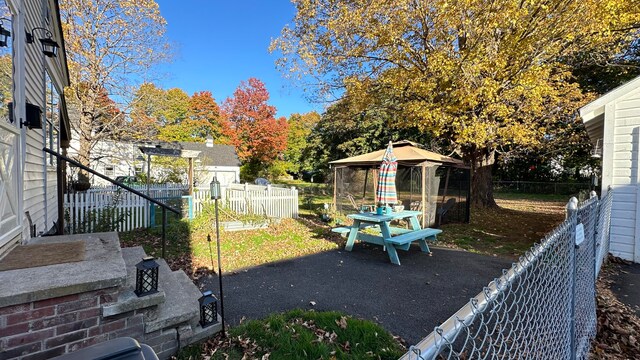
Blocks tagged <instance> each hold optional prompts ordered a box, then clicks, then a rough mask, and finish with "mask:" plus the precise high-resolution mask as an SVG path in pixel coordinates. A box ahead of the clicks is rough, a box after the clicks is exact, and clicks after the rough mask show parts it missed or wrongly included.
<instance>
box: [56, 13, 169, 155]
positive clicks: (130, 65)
mask: <svg viewBox="0 0 640 360" xmlns="http://www.w3.org/2000/svg"><path fill="white" fill-rule="evenodd" d="M60 12H61V17H62V23H63V30H64V36H65V45H66V50H67V56H68V60H69V71H70V77H71V89H70V90H71V91H68V92H67V93H68V95H69V98H68V101H69V103H70V105H71V106H75V107H77V109H78V110H79V111H78V113H79V117H80V118H79V119H78V120H77V121H73V122H72V125H73V126H74V129H75V130H76V132H77V133H78V135H79V139H80V148H79V149H78V160H79V161H80V162H81V163H82V164H84V165H89V161H90V156H91V148H92V147H93V145H94V144H95V143H96V142H97V141H99V140H101V139H104V138H105V137H112V136H113V134H114V133H116V132H117V131H121V133H124V135H127V134H128V131H129V129H128V128H127V127H125V128H124V129H122V124H123V123H124V121H128V120H126V119H124V118H123V116H124V114H125V113H127V112H128V111H129V105H130V104H131V95H132V94H133V93H134V91H135V89H136V88H137V84H139V83H142V82H143V80H144V78H145V77H146V76H148V75H149V71H150V68H151V67H152V66H153V65H155V64H157V63H158V62H160V61H163V60H165V59H167V57H168V54H169V52H168V50H169V49H168V45H167V42H166V39H165V37H164V32H165V26H166V23H165V19H164V18H163V17H162V16H161V15H160V10H159V8H158V4H157V3H156V2H155V1H154V0H139V1H126V0H64V1H61V2H60ZM103 91H105V92H106V94H107V95H108V97H110V98H112V99H114V100H115V101H117V103H118V106H119V107H120V109H121V110H123V112H119V113H118V117H120V118H118V117H116V118H114V119H112V120H113V121H110V120H109V119H107V118H103V119H101V120H100V124H101V129H102V131H96V129H95V128H94V124H96V120H97V118H98V117H100V116H101V114H104V113H105V109H103V106H104V105H105V102H104V101H101V97H102V96H103V93H102V92H103ZM107 105H108V106H110V105H109V104H107Z"/></svg>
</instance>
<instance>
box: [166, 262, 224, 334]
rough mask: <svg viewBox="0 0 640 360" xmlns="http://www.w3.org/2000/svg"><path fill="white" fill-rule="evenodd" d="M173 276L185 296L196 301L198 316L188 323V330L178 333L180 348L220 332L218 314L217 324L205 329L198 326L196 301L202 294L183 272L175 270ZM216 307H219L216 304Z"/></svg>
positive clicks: (198, 317) (220, 324)
mask: <svg viewBox="0 0 640 360" xmlns="http://www.w3.org/2000/svg"><path fill="white" fill-rule="evenodd" d="M173 274H174V275H175V276H176V279H178V281H179V282H180V284H181V285H182V288H183V291H184V292H185V294H188V296H189V297H190V298H193V299H196V306H198V316H197V317H195V318H193V319H192V320H191V321H190V322H189V325H190V326H189V327H188V329H187V328H186V327H185V328H184V329H182V331H181V333H180V339H181V346H186V345H189V344H193V343H196V342H198V341H201V340H204V339H206V338H208V337H210V336H213V335H215V334H217V333H218V332H220V331H221V330H222V322H221V321H220V320H221V319H222V318H221V317H220V314H218V322H217V323H216V324H213V325H210V326H207V327H205V328H202V326H200V323H199V320H200V316H199V315H200V313H199V311H200V307H199V306H200V305H199V302H198V299H200V297H201V296H202V292H200V290H199V289H198V287H197V286H196V285H195V284H194V283H193V281H191V279H190V278H189V276H188V275H187V274H185V272H184V271H182V270H176V271H174V272H173ZM218 306H220V305H219V304H218Z"/></svg>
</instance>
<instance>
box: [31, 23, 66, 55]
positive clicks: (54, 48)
mask: <svg viewBox="0 0 640 360" xmlns="http://www.w3.org/2000/svg"><path fill="white" fill-rule="evenodd" d="M36 30H43V31H44V34H45V36H46V37H44V38H40V43H41V44H42V52H43V53H44V54H45V55H47V56H48V57H56V56H58V48H60V45H58V43H57V42H55V40H53V39H52V38H53V34H52V33H51V31H49V30H47V29H45V28H41V27H37V28H33V30H31V32H30V33H29V32H27V44H32V43H33V32H34V31H36Z"/></svg>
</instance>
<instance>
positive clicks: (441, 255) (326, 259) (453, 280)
mask: <svg viewBox="0 0 640 360" xmlns="http://www.w3.org/2000/svg"><path fill="white" fill-rule="evenodd" d="M430 247H431V250H432V253H433V256H429V255H427V254H425V253H422V252H420V248H419V247H418V246H417V245H416V244H414V245H412V246H411V248H410V250H409V251H399V256H400V261H401V262H402V265H401V266H397V265H393V264H391V263H390V262H389V257H388V256H387V254H386V253H385V252H383V250H382V247H380V246H375V245H367V244H362V243H357V244H356V245H355V246H354V249H353V251H352V252H348V251H344V250H342V249H341V250H334V251H328V252H323V253H319V254H314V255H310V256H304V257H299V258H295V259H291V260H286V261H280V262H276V263H271V264H266V265H262V266H258V267H253V268H250V269H246V270H242V271H239V272H236V273H231V274H225V275H224V276H223V291H224V305H225V318H226V321H227V323H228V324H229V325H237V324H238V323H239V322H240V320H241V319H243V318H246V319H259V318H263V317H265V316H267V315H268V314H271V313H274V312H282V311H286V310H290V309H295V308H302V309H316V310H318V311H323V310H336V311H341V312H344V313H346V314H349V315H352V316H354V317H358V318H363V319H369V320H374V321H376V322H377V323H379V324H381V325H382V326H383V327H384V328H385V329H387V330H388V331H390V332H391V333H392V334H394V335H398V336H400V337H402V338H403V339H404V340H406V342H407V343H408V345H412V344H415V343H417V342H418V341H420V340H421V339H422V338H423V337H425V336H427V335H428V334H429V333H430V332H431V331H433V328H434V327H435V326H437V325H438V324H440V323H442V322H443V321H444V320H446V319H447V318H448V317H449V316H451V315H452V314H453V313H455V312H456V311H457V310H458V309H459V308H460V307H462V306H463V305H464V304H465V303H466V302H467V301H469V299H470V298H471V297H473V296H475V295H477V294H478V293H479V292H480V291H481V290H482V288H483V287H484V286H486V285H487V284H488V283H489V282H490V281H491V280H493V279H494V278H496V277H499V276H500V275H501V274H502V272H501V270H502V269H503V268H508V267H510V266H511V261H510V260H509V259H506V258H498V257H492V256H486V255H479V254H475V253H471V252H466V251H460V250H452V249H447V248H442V247H437V246H432V245H430ZM223 268H224V265H223ZM199 285H200V287H201V288H202V289H211V290H213V291H214V293H217V292H218V291H217V289H218V280H217V278H215V277H203V278H201V279H200V281H199ZM312 303H313V304H314V305H312Z"/></svg>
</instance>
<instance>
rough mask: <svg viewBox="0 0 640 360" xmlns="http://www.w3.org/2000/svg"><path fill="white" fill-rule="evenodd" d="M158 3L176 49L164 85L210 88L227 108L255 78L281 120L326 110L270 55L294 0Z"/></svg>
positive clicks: (170, 0)
mask: <svg viewBox="0 0 640 360" xmlns="http://www.w3.org/2000/svg"><path fill="white" fill-rule="evenodd" d="M157 2H158V4H159V5H160V12H161V14H162V16H164V18H165V19H166V20H167V33H166V35H167V37H168V39H169V41H171V42H172V43H173V44H175V48H176V51H175V53H176V56H175V58H174V59H173V61H172V63H170V64H167V65H163V66H161V68H160V69H159V70H160V72H161V73H162V74H163V78H162V79H161V80H160V81H159V85H160V86H161V87H163V88H165V89H168V88H173V87H178V88H181V89H183V90H184V91H186V92H187V93H188V94H189V95H191V94H193V93H194V92H195V91H201V90H209V91H211V93H212V94H213V96H214V98H215V99H216V101H217V102H218V104H222V102H223V101H224V100H225V99H226V98H227V97H229V96H231V95H232V94H233V91H234V90H235V89H236V88H237V87H238V85H239V84H240V81H242V80H247V79H249V78H250V77H256V78H258V79H260V80H262V81H263V82H264V83H265V85H266V87H267V90H268V91H269V93H270V95H271V99H270V101H269V103H270V104H271V105H274V106H275V107H276V108H277V109H278V116H286V117H287V118H288V117H289V115H290V114H292V113H296V112H297V113H304V112H308V111H311V110H316V111H321V110H322V106H321V105H320V104H313V103H309V102H308V101H307V100H306V99H305V98H304V97H303V90H302V89H300V88H296V87H294V86H293V85H292V84H291V83H290V82H289V81H288V80H286V79H284V78H283V77H282V75H281V73H280V72H279V71H277V70H276V68H275V60H276V58H277V54H270V53H269V51H268V47H269V43H270V41H271V39H272V38H275V37H277V36H278V35H279V34H280V30H281V29H282V28H283V27H284V25H285V24H287V23H290V22H291V21H292V19H293V16H294V14H295V7H294V6H293V4H291V2H290V1H289V0H237V1H224V0H182V1H176V0H157Z"/></svg>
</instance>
